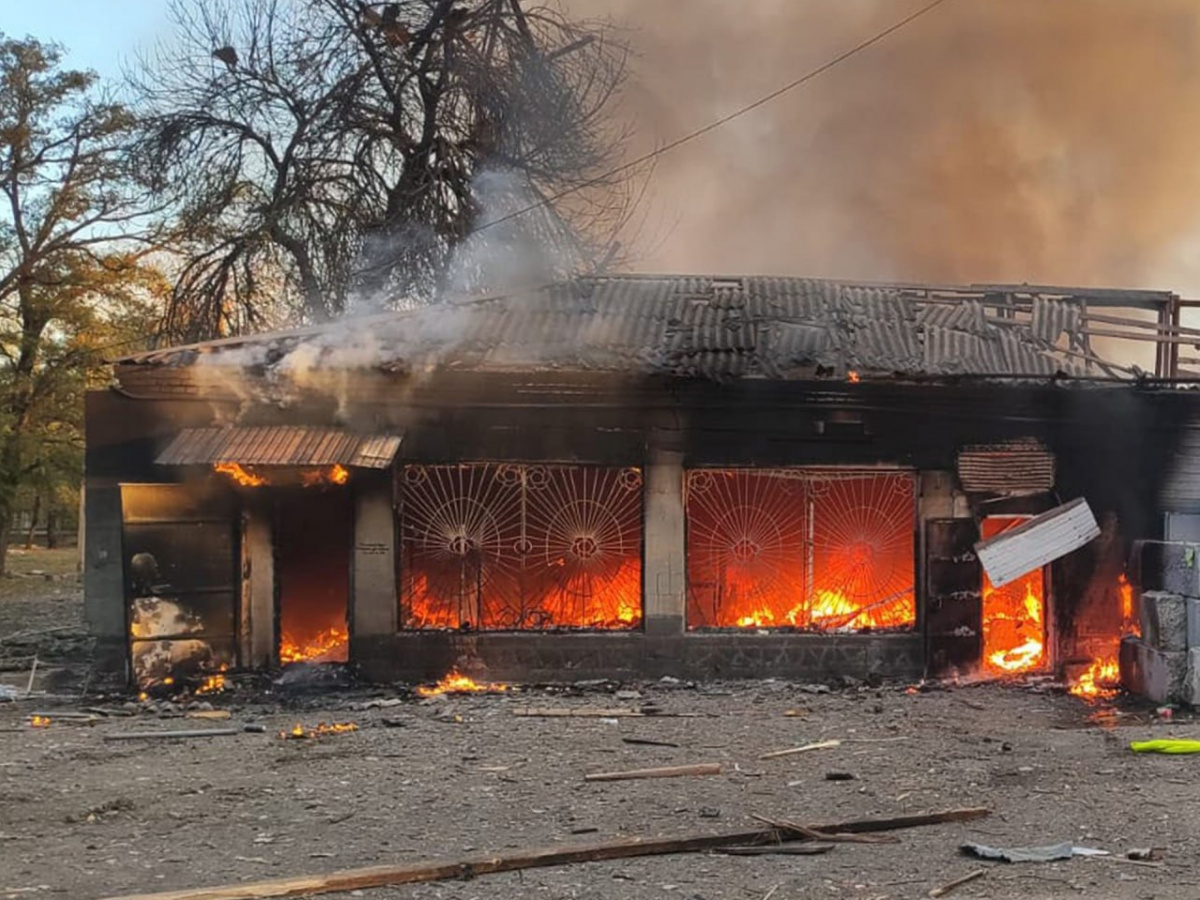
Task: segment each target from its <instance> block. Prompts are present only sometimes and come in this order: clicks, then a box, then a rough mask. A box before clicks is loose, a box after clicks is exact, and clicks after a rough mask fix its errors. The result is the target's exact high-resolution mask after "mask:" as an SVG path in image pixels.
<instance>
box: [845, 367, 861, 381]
mask: <svg viewBox="0 0 1200 900" xmlns="http://www.w3.org/2000/svg"><path fill="white" fill-rule="evenodd" d="M846 380H847V381H848V382H850V383H851V384H858V383H859V382H860V381H862V377H861V376H860V375H859V374H858V373H857V372H855V371H854V370H853V369H851V370H850V371H849V372H847V373H846Z"/></svg>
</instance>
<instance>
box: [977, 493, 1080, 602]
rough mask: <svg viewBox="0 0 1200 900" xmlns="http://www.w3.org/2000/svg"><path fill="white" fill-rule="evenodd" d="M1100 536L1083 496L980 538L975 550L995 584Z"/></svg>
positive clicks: (1042, 564) (1024, 572) (1006, 580)
mask: <svg viewBox="0 0 1200 900" xmlns="http://www.w3.org/2000/svg"><path fill="white" fill-rule="evenodd" d="M1099 535H1100V526H1099V525H1097V524H1096V517H1095V516H1094V515H1092V508H1091V507H1090V506H1088V503H1087V500H1085V499H1084V498H1082V497H1080V498H1079V499H1077V500H1072V501H1071V502H1070V503H1066V504H1063V505H1062V506H1059V507H1056V508H1054V509H1052V510H1050V511H1049V512H1046V513H1042V515H1040V516H1037V517H1036V518H1033V519H1030V520H1029V521H1028V522H1026V523H1025V524H1024V525H1021V526H1019V527H1017V528H1014V529H1013V530H1012V531H1006V532H1004V533H1003V534H998V535H996V536H995V537H992V538H988V539H987V540H986V541H980V542H979V543H978V544H976V545H975V552H976V554H978V556H979V561H980V562H981V563H982V564H983V570H984V571H985V572H987V575H988V578H990V579H991V582H992V584H994V585H995V586H996V587H1004V585H1006V584H1008V583H1010V582H1012V581H1016V580H1017V579H1018V578H1020V577H1021V576H1022V575H1024V574H1026V573H1027V572H1032V571H1033V570H1034V569H1038V568H1041V567H1042V566H1045V565H1048V564H1049V563H1052V562H1054V560H1056V559H1058V558H1059V557H1062V556H1066V555H1067V554H1068V553H1070V552H1072V551H1073V550H1078V549H1079V548H1080V547H1082V546H1083V545H1084V544H1086V543H1087V542H1088V541H1091V540H1093V539H1095V538H1096V537H1098V536H1099Z"/></svg>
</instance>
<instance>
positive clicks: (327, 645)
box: [279, 625, 350, 664]
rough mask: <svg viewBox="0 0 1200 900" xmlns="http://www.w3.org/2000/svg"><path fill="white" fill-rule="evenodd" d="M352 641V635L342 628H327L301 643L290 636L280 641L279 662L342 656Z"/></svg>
mask: <svg viewBox="0 0 1200 900" xmlns="http://www.w3.org/2000/svg"><path fill="white" fill-rule="evenodd" d="M349 641H350V633H349V632H348V631H347V630H346V629H345V628H343V627H341V626H337V625H335V626H333V627H332V628H326V629H325V630H324V631H320V632H317V634H315V635H314V636H312V637H310V638H308V639H306V640H304V641H303V643H301V641H300V640H298V639H296V638H295V637H293V636H292V635H290V634H284V635H282V636H281V637H280V639H279V662H280V663H282V664H287V663H294V662H305V661H318V660H320V659H322V658H323V657H326V656H341V655H342V654H341V653H339V652H337V651H341V650H342V649H343V648H344V647H345V646H346V645H347V644H348V643H349Z"/></svg>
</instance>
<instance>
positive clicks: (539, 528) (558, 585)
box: [398, 463, 642, 631]
mask: <svg viewBox="0 0 1200 900" xmlns="http://www.w3.org/2000/svg"><path fill="white" fill-rule="evenodd" d="M398 494H399V497H400V511H399V515H400V528H399V533H400V573H399V581H400V621H401V623H402V627H404V628H407V629H459V630H480V631H547V630H559V629H592V630H607V631H622V630H626V631H627V630H632V629H635V628H637V627H639V626H640V625H641V622H642V473H641V470H639V469H635V468H613V467H604V466H586V465H525V464H496V463H464V464H458V465H409V466H405V467H404V468H403V469H402V470H401V472H400V482H399V491H398Z"/></svg>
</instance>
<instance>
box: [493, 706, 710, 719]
mask: <svg viewBox="0 0 1200 900" xmlns="http://www.w3.org/2000/svg"><path fill="white" fill-rule="evenodd" d="M512 714H513V715H514V716H520V717H522V718H544V719H574V718H579V719H641V718H648V717H650V716H657V717H658V718H660V719H698V718H700V717H701V715H702V714H701V713H677V712H664V711H663V710H662V709H660V708H659V707H657V706H650V705H647V706H643V707H641V708H640V709H632V708H630V707H617V708H614V709H605V708H603V707H596V706H575V707H571V706H517V707H514V708H513V711H512Z"/></svg>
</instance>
